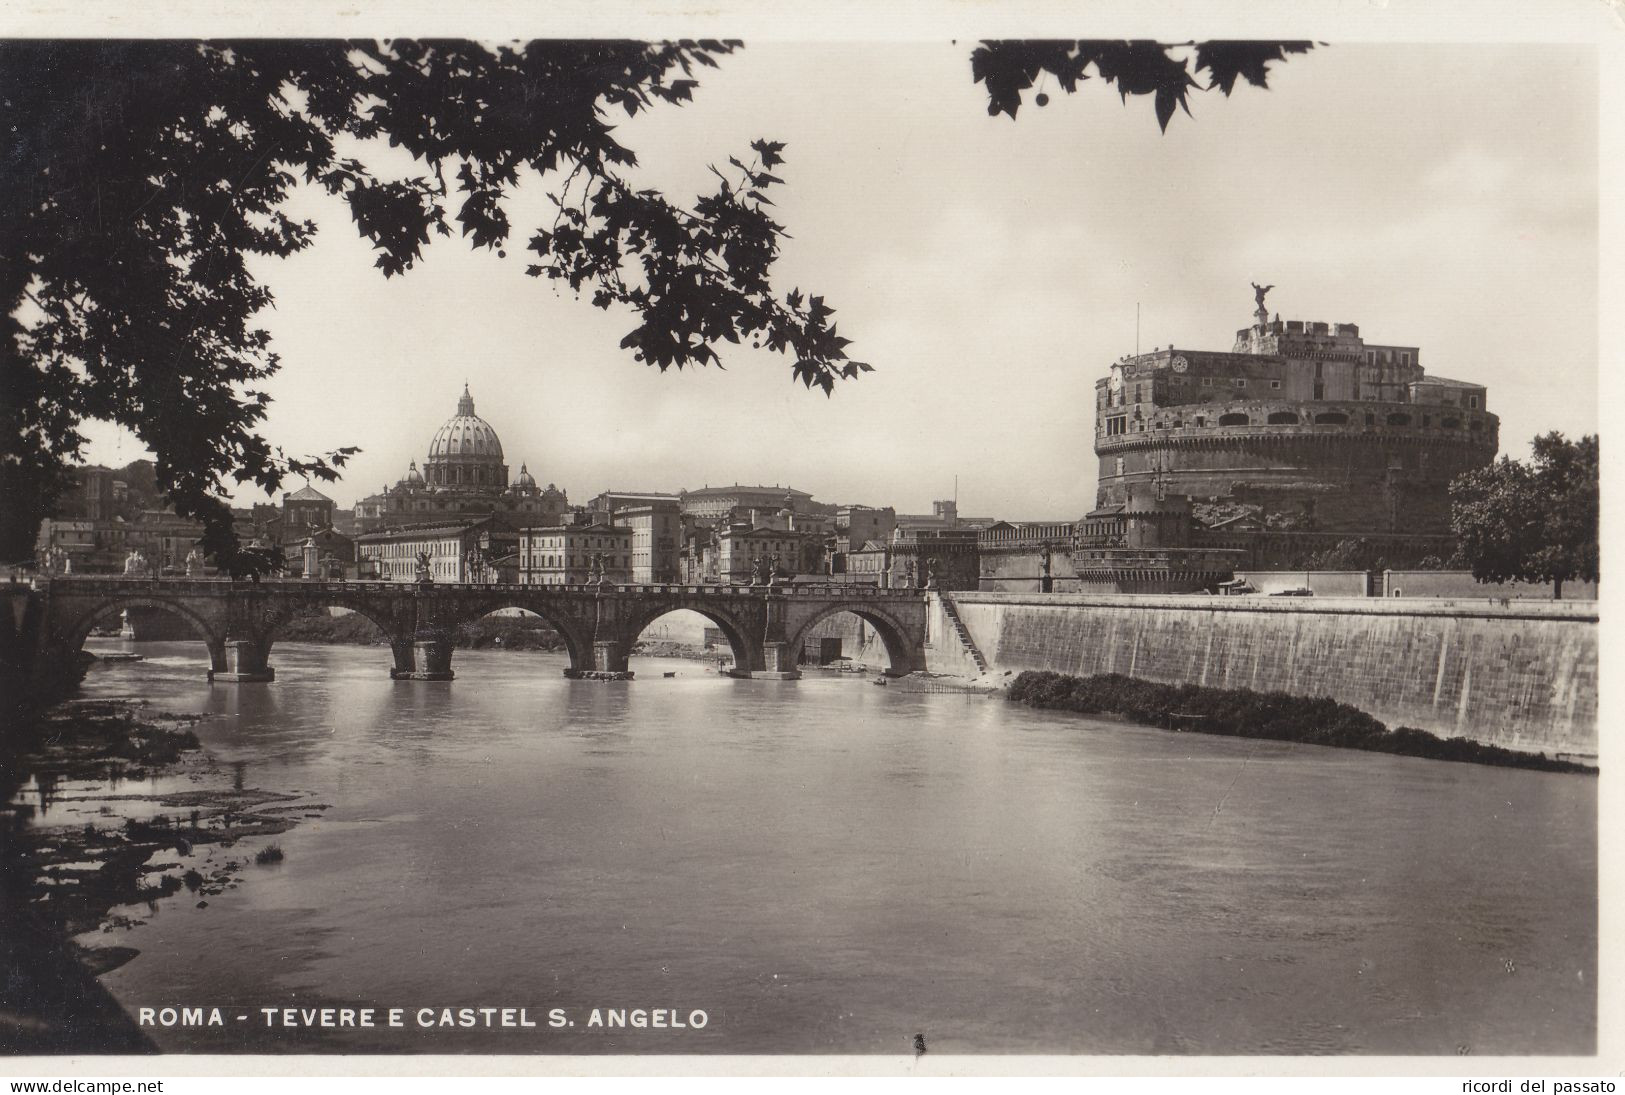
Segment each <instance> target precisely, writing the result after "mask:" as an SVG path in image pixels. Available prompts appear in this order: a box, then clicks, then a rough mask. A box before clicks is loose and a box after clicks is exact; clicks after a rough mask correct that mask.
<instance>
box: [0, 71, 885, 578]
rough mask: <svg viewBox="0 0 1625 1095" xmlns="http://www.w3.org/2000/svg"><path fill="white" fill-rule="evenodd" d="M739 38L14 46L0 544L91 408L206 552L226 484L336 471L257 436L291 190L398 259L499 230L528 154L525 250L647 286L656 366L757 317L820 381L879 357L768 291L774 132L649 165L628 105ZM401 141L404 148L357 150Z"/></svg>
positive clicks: (583, 275)
mask: <svg viewBox="0 0 1625 1095" xmlns="http://www.w3.org/2000/svg"><path fill="white" fill-rule="evenodd" d="M737 46H738V43H735V42H722V41H697V42H687V41H685V42H671V43H664V44H658V45H651V44H645V43H638V42H615V41H595V42H571V41H545V42H532V43H529V44H527V45H523V46H515V47H501V48H487V47H484V46H481V45H478V44H475V43H471V42H446V41H423V42H417V41H392V42H383V43H380V42H369V41H358V42H339V41H252V42H136V41H125V42H109V41H99V42H10V43H6V44H4V45H3V46H0V104H3V106H4V114H5V117H6V118H7V119H8V133H7V158H6V169H5V170H6V176H5V177H6V183H7V186H6V187H5V188H4V190H3V192H0V202H3V203H4V205H3V206H0V209H3V213H0V217H3V224H4V238H3V246H0V302H3V305H4V309H3V310H4V312H5V318H4V320H3V321H0V322H3V323H4V324H5V331H4V337H0V392H3V394H4V404H3V406H0V444H3V445H4V451H3V452H0V505H3V506H4V509H3V510H0V529H3V530H4V532H3V536H4V542H3V544H0V556H3V557H5V558H10V559H17V558H22V557H25V556H26V555H27V554H28V553H29V551H30V549H31V547H32V543H33V535H34V529H35V528H36V527H37V525H38V522H39V519H40V518H41V517H43V516H45V515H47V514H48V513H49V512H50V511H51V506H52V504H53V503H54V501H55V499H56V497H58V496H59V494H60V492H61V491H62V490H63V489H65V487H66V486H67V483H68V479H67V476H66V474H65V472H64V468H65V466H66V465H68V464H69V463H71V462H72V461H73V459H74V458H75V457H76V456H77V455H78V454H79V452H80V449H81V446H82V444H83V436H82V435H81V434H80V432H79V426H80V423H82V422H84V421H85V420H87V419H99V420H105V421H109V422H115V423H118V424H120V425H122V426H125V427H128V428H129V429H130V430H132V431H133V432H134V433H135V434H136V436H137V437H139V438H140V440H141V441H142V442H143V443H144V444H145V445H147V447H149V448H150V449H151V450H152V451H153V452H154V454H155V455H156V457H157V466H158V477H159V480H160V482H161V483H162V485H163V486H164V488H165V490H166V492H167V494H168V497H169V499H170V500H171V502H172V503H173V504H174V505H175V507H176V509H177V511H178V512H180V513H181V514H183V515H186V516H192V517H198V518H201V519H202V520H203V521H204V523H205V527H206V532H205V546H206V548H207V549H208V550H209V551H210V552H211V553H212V554H214V555H215V556H216V557H217V558H222V559H223V560H224V559H229V558H230V557H232V556H233V555H235V553H236V550H237V545H236V540H235V537H234V536H233V535H232V533H231V524H230V510H229V507H228V505H227V502H226V497H225V490H224V488H225V484H226V482H227V481H228V480H235V481H236V482H238V483H247V482H252V483H254V484H257V485H258V486H260V487H263V488H264V489H266V490H267V491H272V490H274V489H276V487H277V486H278V485H279V484H280V482H281V480H282V478H283V476H285V475H286V474H288V473H289V472H297V473H303V474H306V475H310V476H314V477H316V478H321V479H332V478H334V477H335V476H336V469H337V468H338V467H341V466H342V465H343V463H344V460H345V458H346V457H347V456H348V455H349V454H350V453H352V452H353V451H354V450H353V449H338V450H336V451H334V452H332V453H329V454H326V455H325V456H317V457H301V458H294V457H290V456H288V455H287V454H285V453H283V452H281V451H280V450H278V449H276V448H275V447H273V446H272V445H271V444H270V443H268V442H267V441H266V440H265V438H264V437H262V436H261V434H260V432H259V424H260V423H261V422H262V421H263V419H264V417H265V413H266V407H267V404H268V403H269V397H268V396H267V395H266V393H265V391H264V387H263V385H264V382H265V381H266V380H267V379H268V378H269V377H270V376H272V375H273V374H274V373H275V372H276V370H277V365H278V362H277V356H276V354H275V353H274V352H273V350H272V347H271V345H270V340H269V336H268V335H267V333H266V332H265V331H264V330H263V329H261V328H259V327H257V326H256V325H255V323H256V320H255V317H256V315H257V313H259V311H260V310H261V309H263V308H267V307H270V306H271V305H272V304H273V300H272V296H271V293H270V291H269V290H268V289H267V287H266V286H265V285H264V284H262V283H261V282H260V281H259V280H257V279H256V278H255V277H254V276H253V274H252V273H251V272H250V270H249V268H248V260H249V258H250V256H256V255H269V256H286V255H290V254H293V253H294V252H297V251H300V250H302V249H304V248H305V247H308V246H309V245H310V243H311V241H312V239H313V237H314V235H315V233H316V229H317V226H316V225H315V224H314V223H312V222H310V221H308V220H295V219H293V218H291V217H290V216H289V215H288V213H287V212H286V208H285V207H286V203H287V201H288V199H289V197H290V195H291V194H292V192H293V191H294V190H295V188H297V187H299V186H301V185H307V186H314V187H319V188H321V189H322V190H324V191H326V192H327V193H329V194H332V195H336V196H338V197H340V198H342V199H343V201H344V202H345V204H346V205H347V207H348V210H349V213H350V217H351V219H352V220H353V222H354V224H355V227H356V229H357V230H358V231H359V232H360V233H361V235H362V236H363V237H365V238H366V239H367V240H368V241H370V242H371V244H372V245H373V247H374V249H375V250H376V252H377V266H378V268H379V269H380V270H381V271H382V272H383V273H384V274H385V276H393V275H397V274H401V273H404V272H406V271H407V270H410V269H411V268H412V267H413V266H414V265H415V264H416V263H417V262H418V261H419V260H420V258H421V257H422V253H423V247H424V245H425V244H427V243H428V242H429V240H430V239H431V238H432V237H433V236H436V235H441V236H446V235H451V234H453V233H454V232H458V233H460V234H461V235H462V236H464V237H465V238H467V239H468V240H469V242H470V243H471V245H473V246H475V247H480V248H488V249H492V250H497V251H499V252H505V247H506V245H507V244H508V241H509V238H510V236H511V234H512V233H513V231H514V226H513V225H511V224H510V223H509V220H508V217H507V215H506V214H505V212H504V211H503V199H504V198H505V197H506V196H507V195H508V194H509V193H511V192H512V190H513V189H514V188H515V187H516V186H517V185H518V184H519V181H520V173H521V171H522V169H525V168H529V169H532V170H533V171H535V172H537V173H540V174H541V175H542V176H543V177H544V179H545V180H546V181H547V183H548V184H549V185H550V187H551V193H552V195H553V198H554V200H555V203H556V205H557V217H556V219H555V220H554V222H553V223H552V224H548V225H540V226H536V227H535V230H534V232H533V233H531V234H530V235H529V243H528V246H529V248H530V250H531V251H533V252H534V253H535V261H534V262H533V263H532V264H531V265H530V266H529V267H528V271H527V272H528V273H530V274H531V275H533V276H537V277H546V278H552V279H559V280H562V281H563V282H565V283H567V284H568V285H569V286H570V288H571V289H572V290H574V291H576V292H577V293H590V294H591V297H592V301H593V303H594V304H596V305H598V306H599V307H603V308H608V307H610V306H611V305H613V304H624V305H628V306H630V308H631V310H632V312H633V315H634V317H635V320H634V322H635V325H634V326H633V328H632V329H631V330H630V331H629V332H628V334H627V335H626V337H625V339H624V340H623V341H622V345H623V346H625V347H627V348H629V349H631V350H632V351H633V354H634V357H635V358H636V359H637V360H640V361H644V362H647V363H648V364H650V365H653V366H655V367H657V368H660V369H667V368H670V367H674V366H675V367H678V368H681V367H683V366H685V365H700V364H706V363H714V362H716V361H717V360H718V358H717V353H716V349H715V347H716V346H718V345H720V344H722V343H738V342H740V341H742V340H745V339H750V340H751V341H753V342H755V343H757V344H759V345H765V346H767V347H768V348H770V349H773V350H776V351H778V352H781V353H783V354H785V355H787V356H788V357H789V358H790V359H791V362H792V371H793V375H794V376H795V377H796V378H797V379H799V380H800V381H801V382H802V383H803V384H805V385H807V386H808V387H814V386H816V387H818V388H820V389H822V390H823V391H825V392H829V391H830V390H832V389H833V387H834V385H835V383H836V381H837V380H839V379H842V378H847V377H853V376H856V375H858V374H859V373H860V372H862V371H865V370H867V369H868V366H867V365H866V364H864V363H862V362H858V361H853V360H850V359H849V358H848V357H847V354H846V352H845V347H846V346H847V344H848V340H847V339H845V338H843V337H841V336H840V334H839V333H838V332H837V330H836V327H835V324H834V322H833V321H832V319H831V316H832V313H833V309H832V308H831V307H830V306H829V305H827V304H825V303H824V300H823V298H822V297H819V296H816V295H812V296H809V295H806V294H804V293H802V292H801V291H800V290H792V291H790V292H787V293H776V292H775V291H774V289H773V287H772V285H771V283H770V280H769V272H770V270H771V267H772V265H773V262H774V259H775V258H776V257H777V255H778V252H779V245H780V240H781V238H782V237H783V234H784V229H783V227H782V226H781V225H779V224H778V223H776V222H775V221H774V220H773V219H772V217H771V216H770V214H769V207H770V206H771V205H772V199H771V198H770V197H769V196H768V191H769V189H770V188H771V187H773V186H775V185H778V184H779V183H781V182H782V180H781V179H780V178H779V177H778V176H777V175H775V174H773V171H774V169H775V168H778V167H779V165H780V164H781V163H782V162H783V155H782V154H783V151H784V146H783V145H782V144H780V143H778V142H773V141H767V140H757V141H755V142H753V143H752V145H751V151H750V153H745V152H744V150H740V153H741V156H749V159H748V160H747V159H742V158H740V157H739V156H736V157H731V158H730V160H729V165H730V166H729V168H728V170H726V171H718V172H717V173H716V174H717V185H716V187H715V189H714V190H712V191H710V192H708V193H706V194H703V195H701V196H699V197H698V199H697V200H695V201H693V202H691V203H686V204H685V203H679V202H677V201H674V200H671V199H669V198H667V197H666V196H664V195H663V194H660V193H658V192H656V191H654V190H650V189H647V188H641V187H639V186H638V185H637V184H636V181H635V174H634V169H635V167H636V164H637V157H636V155H635V153H634V152H633V151H632V150H631V149H629V148H627V147H625V146H623V145H622V144H621V143H619V142H618V141H617V140H616V139H615V136H614V133H613V130H614V128H615V127H614V126H613V125H612V124H611V123H610V118H611V116H612V115H613V114H616V113H624V114H626V115H633V114H637V113H638V112H640V111H642V110H645V109H648V108H650V107H652V106H654V105H656V104H659V103H666V104H680V103H684V102H686V101H688V100H689V99H690V98H691V97H692V95H693V92H694V89H695V87H696V86H697V81H696V80H695V79H693V76H694V74H695V73H696V72H697V71H699V70H700V69H704V68H710V67H714V66H715V65H716V63H717V58H719V57H722V56H725V55H727V54H728V53H731V52H732V51H733V50H734V49H736V48H737ZM369 142H387V143H388V144H389V145H391V146H394V147H396V148H400V149H404V150H405V151H406V152H407V153H409V154H410V156H411V158H412V161H413V163H414V165H415V170H414V171H413V172H412V173H409V174H408V175H407V177H405V178H393V177H385V176H383V175H381V174H380V173H378V172H377V171H376V170H375V169H374V168H372V167H370V166H369V165H368V163H367V162H365V157H367V155H368V150H369V149H370V148H376V147H377V144H375V143H369Z"/></svg>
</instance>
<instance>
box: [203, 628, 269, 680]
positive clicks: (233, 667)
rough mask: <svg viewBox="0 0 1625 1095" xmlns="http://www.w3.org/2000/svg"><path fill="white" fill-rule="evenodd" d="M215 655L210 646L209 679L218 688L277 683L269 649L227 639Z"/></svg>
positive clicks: (250, 641) (256, 643) (255, 642)
mask: <svg viewBox="0 0 1625 1095" xmlns="http://www.w3.org/2000/svg"><path fill="white" fill-rule="evenodd" d="M220 647H221V648H222V649H219V650H218V651H217V649H216V646H215V644H213V643H210V644H209V662H210V664H211V665H212V666H215V667H216V668H211V669H210V670H209V679H210V680H211V681H214V682H215V683H217V684H262V683H264V682H266V681H274V680H276V670H275V669H272V668H271V666H270V664H269V662H270V658H271V651H270V648H269V647H268V646H267V645H266V644H265V643H263V642H261V641H259V640H258V639H227V640H226V641H225V642H224V643H221V644H220Z"/></svg>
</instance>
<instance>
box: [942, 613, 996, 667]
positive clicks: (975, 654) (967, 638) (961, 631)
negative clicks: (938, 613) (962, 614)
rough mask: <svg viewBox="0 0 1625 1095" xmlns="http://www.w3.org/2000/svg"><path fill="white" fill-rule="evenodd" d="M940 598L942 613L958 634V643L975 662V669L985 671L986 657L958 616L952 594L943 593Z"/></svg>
mask: <svg viewBox="0 0 1625 1095" xmlns="http://www.w3.org/2000/svg"><path fill="white" fill-rule="evenodd" d="M941 599H942V612H943V615H945V616H947V617H948V622H949V623H950V624H952V625H953V628H954V631H955V633H957V634H958V635H959V642H960V644H961V645H962V646H964V648H965V651H966V653H968V654H969V655H970V656H971V658H972V660H974V661H975V662H976V669H977V671H978V672H980V673H986V672H987V670H988V665H987V659H986V658H984V657H982V652H981V651H980V650H979V649H977V647H976V640H975V639H973V638H971V634H970V629H969V628H967V627H966V626H965V621H964V620H961V619H960V618H959V609H958V608H957V607H956V606H955V605H954V598H953V594H951V593H943V594H942V595H941Z"/></svg>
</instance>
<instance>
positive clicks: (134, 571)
mask: <svg viewBox="0 0 1625 1095" xmlns="http://www.w3.org/2000/svg"><path fill="white" fill-rule="evenodd" d="M150 569H151V568H150V567H148V566H147V557H146V556H145V555H143V554H141V551H140V549H139V548H131V549H130V554H128V555H126V556H125V557H124V576H125V577H126V578H146V577H149V576H150V575H149V574H148V571H149V570H150Z"/></svg>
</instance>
